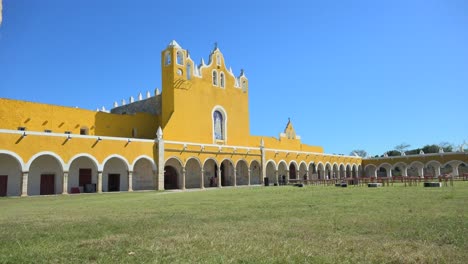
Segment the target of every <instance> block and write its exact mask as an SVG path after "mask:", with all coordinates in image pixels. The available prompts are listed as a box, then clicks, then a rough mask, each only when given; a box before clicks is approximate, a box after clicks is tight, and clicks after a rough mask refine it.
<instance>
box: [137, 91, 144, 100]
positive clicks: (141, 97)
mask: <svg viewBox="0 0 468 264" xmlns="http://www.w3.org/2000/svg"><path fill="white" fill-rule="evenodd" d="M141 100H143V95H142V94H141V92H140V93H139V94H138V101H141Z"/></svg>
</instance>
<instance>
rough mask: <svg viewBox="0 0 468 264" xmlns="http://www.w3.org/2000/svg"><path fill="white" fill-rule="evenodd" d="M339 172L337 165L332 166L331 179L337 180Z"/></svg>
mask: <svg viewBox="0 0 468 264" xmlns="http://www.w3.org/2000/svg"><path fill="white" fill-rule="evenodd" d="M339 175H340V172H339V170H338V164H336V163H335V164H333V171H332V178H333V179H337V178H339Z"/></svg>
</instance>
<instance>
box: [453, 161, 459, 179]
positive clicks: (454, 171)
mask: <svg viewBox="0 0 468 264" xmlns="http://www.w3.org/2000/svg"><path fill="white" fill-rule="evenodd" d="M451 165H452V178H454V177H455V176H457V177H458V166H459V165H458V164H451Z"/></svg>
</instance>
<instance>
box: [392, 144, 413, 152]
mask: <svg viewBox="0 0 468 264" xmlns="http://www.w3.org/2000/svg"><path fill="white" fill-rule="evenodd" d="M410 146H411V145H410V144H406V143H401V144H400V145H396V146H395V149H396V150H398V151H399V152H400V153H401V152H403V151H405V150H406V149H407V148H409V147H410Z"/></svg>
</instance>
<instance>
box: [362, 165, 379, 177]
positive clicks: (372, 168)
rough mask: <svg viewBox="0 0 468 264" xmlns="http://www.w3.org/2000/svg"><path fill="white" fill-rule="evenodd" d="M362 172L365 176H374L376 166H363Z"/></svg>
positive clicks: (375, 174)
mask: <svg viewBox="0 0 468 264" xmlns="http://www.w3.org/2000/svg"><path fill="white" fill-rule="evenodd" d="M364 171H365V172H364V173H365V175H366V177H376V176H377V173H376V172H377V168H376V167H375V165H372V164H371V165H367V166H366V167H365V168H364Z"/></svg>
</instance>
